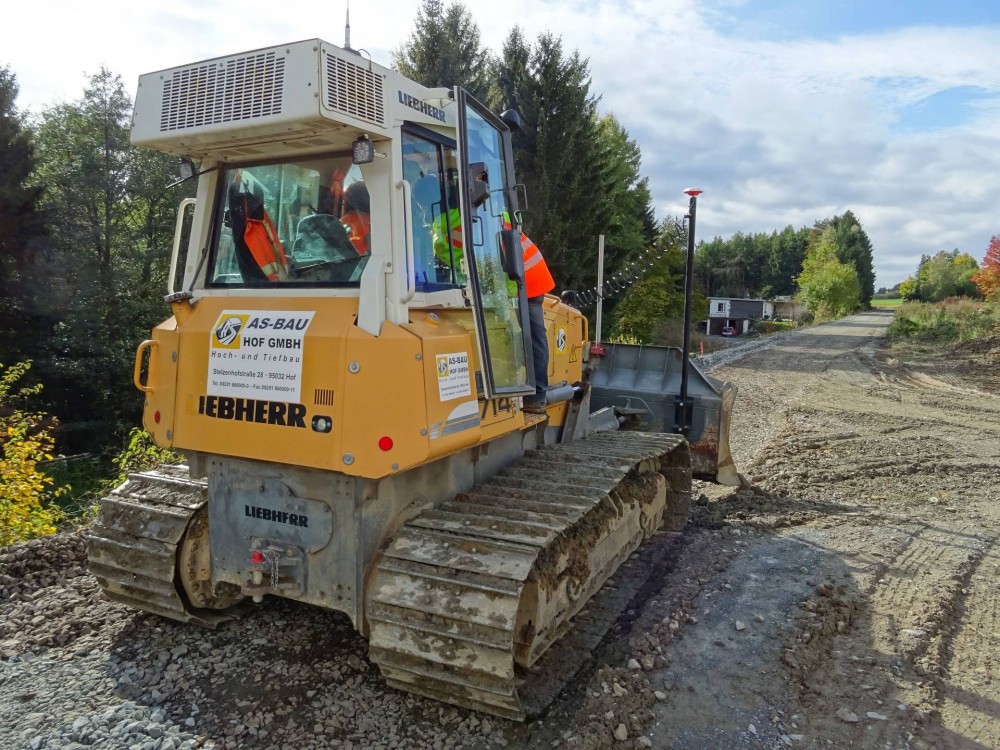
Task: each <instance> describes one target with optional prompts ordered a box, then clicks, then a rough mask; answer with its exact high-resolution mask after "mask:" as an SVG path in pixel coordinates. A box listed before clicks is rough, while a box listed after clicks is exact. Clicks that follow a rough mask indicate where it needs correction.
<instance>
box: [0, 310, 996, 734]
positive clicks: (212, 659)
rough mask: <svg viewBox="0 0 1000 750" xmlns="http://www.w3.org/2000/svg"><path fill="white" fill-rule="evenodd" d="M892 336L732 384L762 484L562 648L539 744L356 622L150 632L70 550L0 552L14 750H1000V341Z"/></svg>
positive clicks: (534, 727) (671, 539) (717, 496)
mask: <svg viewBox="0 0 1000 750" xmlns="http://www.w3.org/2000/svg"><path fill="white" fill-rule="evenodd" d="M890 319H891V318H890V316H889V315H888V314H886V313H878V312H876V313H868V314H863V315H856V316H853V317H851V318H847V319H845V320H842V321H839V322H837V323H833V324H828V325H823V326H817V327H815V328H812V329H808V330H806V331H803V332H801V333H797V334H795V335H793V336H789V337H787V338H785V339H784V340H783V341H782V342H781V343H780V344H777V345H775V346H773V347H771V348H768V349H763V350H757V351H754V352H753V353H752V354H750V355H748V356H746V357H744V358H743V359H740V360H738V361H735V362H732V363H731V364H729V365H727V366H724V367H720V368H718V369H716V370H715V371H713V373H712V374H713V375H715V376H717V377H720V378H724V379H726V380H730V381H732V382H734V383H735V384H736V385H737V386H738V388H739V395H738V397H737V406H736V413H735V415H734V426H733V431H732V432H733V435H734V437H733V443H732V447H733V452H734V455H735V457H736V460H737V464H738V465H739V466H740V468H741V470H742V471H743V473H744V474H745V475H746V477H747V478H748V480H749V481H750V483H751V488H750V489H744V490H740V491H733V490H731V489H727V488H720V487H715V486H713V485H707V484H706V485H701V484H698V486H697V487H696V489H695V495H696V497H697V500H696V501H695V505H694V508H693V513H692V518H691V521H690V522H689V524H688V527H687V529H686V530H685V532H684V533H683V534H682V535H680V536H675V535H669V534H661V535H658V536H657V537H655V538H654V540H653V543H652V544H650V545H649V546H648V547H647V548H645V549H644V550H643V551H641V552H640V553H638V554H637V555H636V556H634V557H633V558H632V559H631V560H630V561H629V562H628V563H627V564H626V565H625V566H624V567H623V568H622V570H621V571H620V573H619V574H618V575H617V576H616V577H615V579H613V582H612V585H610V586H609V587H606V590H605V591H604V592H602V594H601V595H600V597H599V598H598V599H597V600H595V601H594V602H593V604H592V605H591V606H590V607H589V608H588V610H587V612H586V613H585V615H584V618H583V620H582V621H581V627H580V628H578V631H579V632H578V633H576V634H575V635H574V636H573V637H571V638H569V639H567V640H566V642H565V643H562V644H560V645H559V647H558V648H557V649H556V650H555V651H554V652H553V653H552V654H551V658H550V659H549V661H550V662H553V663H556V664H558V665H561V666H562V668H563V669H564V671H565V670H569V672H570V673H575V674H573V676H572V679H571V680H570V683H569V687H568V688H567V689H566V690H564V691H563V692H562V693H561V694H560V695H559V696H558V697H557V698H556V699H555V700H554V701H553V702H552V703H551V705H550V707H549V709H548V711H547V712H546V713H544V714H543V715H542V717H541V718H539V719H537V720H535V721H533V722H530V723H528V724H524V725H522V724H515V723H510V722H506V721H502V720H498V719H493V718H489V717H485V716H482V715H477V714H474V713H471V712H468V711H464V710H461V709H457V708H452V707H445V706H442V705H440V704H437V703H434V702H433V701H427V700H424V699H420V698H415V697H412V696H408V695H403V694H400V693H397V692H395V691H392V690H390V689H388V688H387V687H386V686H385V684H384V682H383V681H382V679H381V677H380V676H379V674H378V670H377V669H375V668H374V667H373V666H372V665H371V664H370V663H369V662H368V660H367V658H366V655H365V654H366V646H365V642H364V640H363V639H361V638H360V637H359V636H358V635H357V634H355V633H354V632H353V630H352V629H351V627H350V624H349V623H348V622H347V620H346V618H344V617H342V616H340V615H339V614H336V613H330V612H323V611H320V610H316V609H313V608H309V607H304V606H299V605H296V604H294V603H290V602H281V601H278V602H270V603H265V604H264V605H262V607H261V610H262V611H259V612H256V613H255V614H254V615H252V616H250V617H248V618H245V619H243V620H241V621H239V622H237V623H234V624H231V625H229V626H227V627H224V628H221V629H219V630H217V631H200V630H196V629H192V628H190V627H185V626H182V625H178V624H174V623H172V622H167V621H164V620H160V619H158V618H156V617H153V616H149V615H145V614H138V613H136V612H133V611H129V610H124V609H122V608H120V607H118V606H116V605H113V604H111V603H109V602H107V601H105V600H104V599H103V597H102V596H101V595H100V593H99V591H98V590H97V587H96V584H95V582H94V581H93V580H92V579H91V578H90V577H89V576H88V575H86V574H85V567H84V563H85V561H84V559H83V557H84V552H83V547H82V545H81V543H80V540H79V538H78V537H77V536H75V535H71V534H64V535H61V536H59V537H56V538H54V539H50V540H41V541H36V542H32V543H29V544H26V545H20V546H18V547H15V548H13V549H11V550H8V551H5V552H4V553H2V554H0V747H3V748H8V747H9V748H21V747H24V748H48V747H51V748H56V747H58V748H70V750H79V748H85V747H102V748H140V749H141V750H165V749H169V748H196V747H216V748H223V747H234V748H235V747H240V748H272V747H273V748H289V749H290V748H296V749H301V748H366V749H367V748H382V749H383V750H384V749H387V748H435V749H437V750H443V749H444V748H496V747H509V748H521V747H524V748H554V747H562V748H583V749H586V750H597V749H598V748H602V749H603V748H642V747H652V748H676V749H677V750H680V749H682V748H683V749H687V750H715V749H726V748H784V747H791V748H871V749H872V750H874V749H875V748H914V749H916V748H946V749H950V748H956V749H965V748H969V749H972V748H1000V664H998V661H1000V549H998V546H997V538H998V535H1000V396H998V376H997V373H998V372H1000V350H998V343H1000V341H998V340H996V339H995V340H994V341H993V342H992V343H988V344H986V345H984V346H981V347H979V349H978V350H976V351H968V350H960V349H957V348H955V349H951V350H948V351H944V352H937V353H936V354H935V355H929V354H926V353H924V354H920V353H914V352H910V353H903V354H900V353H897V352H892V351H889V350H887V349H885V348H884V347H883V340H882V336H883V334H884V331H885V328H886V326H887V324H888V322H889V320H890ZM991 347H992V349H991ZM609 613H610V614H609ZM602 617H603V618H604V620H603V621H604V622H611V621H613V622H614V625H613V626H612V627H611V629H610V631H608V632H607V633H606V634H604V635H603V637H601V634H600V633H598V634H597V635H596V636H595V635H594V634H593V633H591V634H590V635H589V636H588V633H587V631H588V623H590V622H595V623H596V622H600V621H602ZM609 618H610V619H609ZM542 682H543V683H544V680H542ZM543 692H544V691H543Z"/></svg>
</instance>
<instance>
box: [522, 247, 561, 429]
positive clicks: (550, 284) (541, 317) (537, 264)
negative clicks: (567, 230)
mask: <svg viewBox="0 0 1000 750" xmlns="http://www.w3.org/2000/svg"><path fill="white" fill-rule="evenodd" d="M521 252H522V255H523V258H524V291H525V294H526V295H527V297H528V320H529V321H530V322H531V357H532V359H533V360H534V363H535V395H534V397H532V396H527V397H526V398H525V399H524V410H525V411H526V412H532V413H535V414H542V413H544V412H545V405H546V404H545V390H546V389H547V388H548V385H549V339H548V336H547V335H546V333H545V313H544V310H543V308H542V302H543V301H544V300H545V295H546V294H548V293H549V292H551V291H552V290H553V289H555V288H556V282H555V281H553V280H552V274H551V273H550V272H549V267H548V265H547V264H546V263H545V258H543V257H542V251H541V250H539V249H538V245H536V244H535V243H534V242H532V241H531V240H530V239H528V236H527V235H526V234H525V233H524V232H521Z"/></svg>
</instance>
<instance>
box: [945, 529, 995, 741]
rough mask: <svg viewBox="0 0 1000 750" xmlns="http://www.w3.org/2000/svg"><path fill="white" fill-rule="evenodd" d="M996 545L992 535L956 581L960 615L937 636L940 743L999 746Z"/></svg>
mask: <svg viewBox="0 0 1000 750" xmlns="http://www.w3.org/2000/svg"><path fill="white" fill-rule="evenodd" d="M998 581H1000V550H998V549H997V541H996V539H995V538H994V539H992V540H991V541H990V543H989V545H988V547H987V548H986V549H985V550H984V551H983V554H981V555H980V556H979V558H978V560H977V561H976V565H975V566H974V567H972V568H971V569H970V571H969V575H968V576H966V577H965V579H963V580H962V581H961V584H962V588H961V589H960V591H961V593H962V594H967V595H966V596H962V597H961V598H959V599H958V600H957V607H958V610H959V611H958V614H959V615H960V620H959V621H958V622H957V626H956V628H955V629H954V630H953V631H952V632H950V633H948V634H947V637H946V638H944V639H943V640H942V643H941V646H942V651H943V652H944V653H943V654H942V655H943V656H944V659H943V661H944V663H943V664H942V665H941V667H942V669H941V674H940V676H939V677H938V681H937V688H938V695H939V701H940V711H939V716H940V724H941V725H940V728H939V729H937V730H936V731H934V732H933V734H935V735H938V736H939V737H940V743H941V746H942V747H953V748H962V749H964V748H982V747H990V748H996V747H1000V664H998V662H1000V585H998Z"/></svg>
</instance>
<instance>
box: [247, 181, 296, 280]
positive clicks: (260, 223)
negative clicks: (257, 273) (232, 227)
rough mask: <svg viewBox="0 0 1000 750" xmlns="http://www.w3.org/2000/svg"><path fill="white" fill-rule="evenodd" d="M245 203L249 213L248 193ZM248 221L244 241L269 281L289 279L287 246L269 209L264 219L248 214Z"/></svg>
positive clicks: (265, 212)
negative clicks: (285, 246)
mask: <svg viewBox="0 0 1000 750" xmlns="http://www.w3.org/2000/svg"><path fill="white" fill-rule="evenodd" d="M243 204H244V205H243V210H244V211H245V212H247V213H249V211H248V207H247V197H246V195H244V196H243ZM246 222H247V223H246V229H245V230H244V231H243V241H244V242H245V243H246V245H247V248H248V249H249V250H250V254H251V255H253V259H254V261H255V262H256V263H257V265H258V266H260V270H261V271H263V272H264V275H265V276H267V278H268V280H269V281H287V280H288V259H287V258H286V257H285V248H283V247H282V246H281V240H279V239H278V232H277V230H276V229H275V228H274V223H273V222H272V221H271V217H270V216H268V215H267V211H264V218H263V219H251V218H250V217H249V216H247V219H246Z"/></svg>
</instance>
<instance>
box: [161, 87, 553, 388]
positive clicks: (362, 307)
mask: <svg viewBox="0 0 1000 750" xmlns="http://www.w3.org/2000/svg"><path fill="white" fill-rule="evenodd" d="M402 98H403V97H402V95H401V99H402ZM411 99H412V98H409V99H405V101H407V102H410V107H411V108H413V102H412V101H411ZM438 111H440V112H441V113H442V116H443V117H444V119H445V124H451V123H453V124H454V127H450V128H449V127H441V125H440V123H438V124H437V125H436V126H433V127H428V125H427V124H426V123H422V122H418V121H416V120H409V119H402V120H401V121H400V122H399V125H398V127H396V128H393V129H390V130H389V131H388V132H387V133H386V135H385V137H383V138H381V139H374V143H373V145H374V147H375V150H374V155H373V158H372V159H370V160H369V161H368V162H367V163H360V164H359V163H356V162H357V159H356V158H355V157H354V156H353V152H352V150H351V149H350V145H351V144H350V142H349V141H347V140H346V139H342V140H340V141H339V142H338V141H333V142H332V143H331V148H330V149H329V150H327V151H324V152H320V153H316V154H309V155H298V154H296V153H292V154H287V153H286V154H285V155H283V156H280V157H278V158H274V157H271V156H270V155H268V158H262V159H254V160H247V159H245V158H239V159H235V158H232V157H231V156H229V155H228V154H220V155H219V156H220V157H224V158H219V160H218V161H216V162H215V163H214V165H213V164H212V160H211V159H204V160H203V161H202V166H203V175H202V178H201V180H202V184H201V186H200V188H199V198H198V203H199V206H200V207H201V208H200V209H199V210H198V211H197V214H198V216H199V217H200V220H201V223H202V224H203V225H204V228H203V229H202V230H201V231H203V232H204V233H205V234H206V235H207V237H206V239H207V242H206V243H204V244H202V243H196V242H193V243H192V249H193V248H194V247H195V246H196V244H202V247H204V248H205V249H204V250H202V255H203V256H204V257H203V262H201V263H198V264H197V265H196V264H194V263H191V262H189V264H188V267H187V269H186V273H185V281H184V283H185V286H186V288H187V289H188V290H190V293H191V294H193V295H195V296H197V297H201V296H214V295H226V296H233V295H237V296H238V295H243V294H251V295H255V296H258V297H266V296H270V295H280V296H282V297H295V296H298V297H317V296H319V297H357V298H358V316H357V321H356V324H357V325H358V326H359V327H361V328H363V329H364V330H366V331H368V332H369V333H371V334H373V335H376V336H378V335H380V333H381V328H382V325H383V324H384V323H385V322H386V321H389V322H392V323H396V324H405V323H406V322H408V321H409V320H410V319H411V318H412V316H413V311H415V310H435V309H442V310H448V309H456V308H457V309H461V310H466V311H468V310H470V309H471V311H472V322H473V326H472V329H471V330H470V332H471V333H473V334H474V335H473V338H474V340H475V343H476V346H477V349H478V351H477V352H476V354H477V355H478V357H477V359H476V364H477V367H476V373H475V385H476V390H477V395H478V396H479V398H482V399H491V398H498V397H509V396H518V395H526V394H529V393H533V392H534V382H533V380H534V378H533V372H534V371H533V368H532V362H531V359H530V357H531V346H530V338H529V337H530V331H529V323H528V311H527V300H526V297H525V290H524V284H523V279H522V277H523V271H522V270H521V268H522V266H521V262H520V252H519V247H520V246H519V243H515V242H512V241H511V238H510V237H509V234H510V233H511V232H512V226H511V221H510V217H511V216H516V215H517V209H518V207H517V205H516V195H515V191H514V189H513V158H512V153H511V138H510V131H509V129H508V127H507V126H506V125H505V124H504V123H503V122H502V121H501V120H500V119H499V118H498V117H496V116H495V115H494V114H493V113H491V112H490V111H489V110H488V109H487V108H486V107H485V106H484V105H482V104H481V103H479V102H478V101H476V100H475V99H474V98H473V97H472V96H470V95H469V94H468V93H467V92H465V91H464V90H463V89H461V88H456V89H454V90H453V91H452V92H451V93H450V95H449V98H448V101H447V103H446V104H445V106H444V108H442V109H441V110H438ZM403 116H404V117H405V116H406V114H405V113H404V115H403ZM351 135H354V133H352V134H351ZM365 137H367V136H365ZM337 146H339V148H338V147H337ZM206 164H207V165H209V167H210V169H209V170H208V171H207V172H206V171H205V169H204V167H205V166H206ZM352 195H353V196H355V200H353V201H352V200H350V197H351V196H352ZM358 195H363V197H364V200H363V201H358V200H357V199H356V198H357V196H358ZM205 198H208V201H207V203H208V204H209V205H208V207H207V210H206V206H205V202H204V201H205ZM359 205H360V206H361V208H359ZM362 210H363V211H364V213H363V214H362ZM359 227H364V229H363V230H362V229H359ZM359 233H363V234H364V236H363V237H361V236H359ZM190 255H191V257H192V258H193V257H195V256H194V253H191V254H190ZM174 274H175V269H171V273H170V277H171V278H173V276H174ZM404 274H405V275H404Z"/></svg>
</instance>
